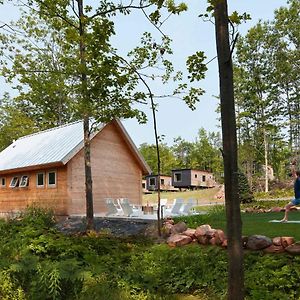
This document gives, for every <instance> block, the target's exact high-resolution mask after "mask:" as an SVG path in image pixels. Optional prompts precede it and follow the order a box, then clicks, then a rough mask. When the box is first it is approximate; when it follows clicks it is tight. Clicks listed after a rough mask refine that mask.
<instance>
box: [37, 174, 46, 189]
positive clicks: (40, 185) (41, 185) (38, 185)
mask: <svg viewBox="0 0 300 300" xmlns="http://www.w3.org/2000/svg"><path fill="white" fill-rule="evenodd" d="M39 175H43V184H39ZM36 187H37V188H44V187H45V172H39V173H36Z"/></svg>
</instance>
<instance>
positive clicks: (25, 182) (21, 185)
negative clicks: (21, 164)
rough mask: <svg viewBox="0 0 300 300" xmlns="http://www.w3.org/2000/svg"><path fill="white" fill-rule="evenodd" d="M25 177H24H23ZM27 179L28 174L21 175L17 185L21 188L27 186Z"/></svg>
mask: <svg viewBox="0 0 300 300" xmlns="http://www.w3.org/2000/svg"><path fill="white" fill-rule="evenodd" d="M24 177H26V178H24ZM23 179H25V181H24V182H23ZM28 181H29V176H28V175H22V176H21V179H20V183H19V187H21V188H25V187H27V186H28Z"/></svg>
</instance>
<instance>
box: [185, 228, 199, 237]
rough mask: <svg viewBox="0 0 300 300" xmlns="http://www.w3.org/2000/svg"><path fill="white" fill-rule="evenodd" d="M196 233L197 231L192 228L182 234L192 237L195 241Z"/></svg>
mask: <svg viewBox="0 0 300 300" xmlns="http://www.w3.org/2000/svg"><path fill="white" fill-rule="evenodd" d="M195 231H196V229H191V228H188V229H187V230H186V231H184V232H183V233H182V234H184V235H187V236H189V237H191V238H192V239H195V237H196V236H195Z"/></svg>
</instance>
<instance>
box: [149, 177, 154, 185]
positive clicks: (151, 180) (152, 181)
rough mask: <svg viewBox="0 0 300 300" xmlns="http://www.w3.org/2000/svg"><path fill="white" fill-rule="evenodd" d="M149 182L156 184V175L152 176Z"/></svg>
mask: <svg viewBox="0 0 300 300" xmlns="http://www.w3.org/2000/svg"><path fill="white" fill-rule="evenodd" d="M149 184H150V185H155V184H156V180H155V177H152V178H150V179H149Z"/></svg>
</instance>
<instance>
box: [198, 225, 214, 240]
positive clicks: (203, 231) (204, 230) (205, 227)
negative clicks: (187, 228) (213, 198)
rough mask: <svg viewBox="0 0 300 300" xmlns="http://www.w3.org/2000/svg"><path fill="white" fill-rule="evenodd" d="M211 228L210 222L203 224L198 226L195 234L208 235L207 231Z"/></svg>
mask: <svg viewBox="0 0 300 300" xmlns="http://www.w3.org/2000/svg"><path fill="white" fill-rule="evenodd" d="M209 230H211V227H210V226H209V225H208V224H205V225H201V226H199V227H197V228H196V231H195V236H196V238H198V237H199V236H203V235H206V233H207V232H208V231H209Z"/></svg>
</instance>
